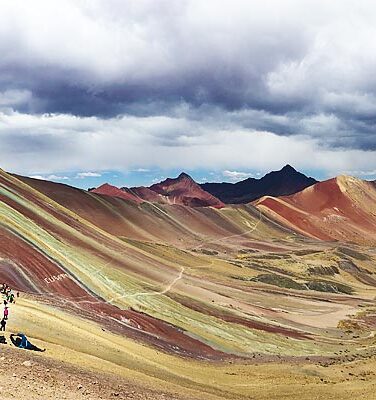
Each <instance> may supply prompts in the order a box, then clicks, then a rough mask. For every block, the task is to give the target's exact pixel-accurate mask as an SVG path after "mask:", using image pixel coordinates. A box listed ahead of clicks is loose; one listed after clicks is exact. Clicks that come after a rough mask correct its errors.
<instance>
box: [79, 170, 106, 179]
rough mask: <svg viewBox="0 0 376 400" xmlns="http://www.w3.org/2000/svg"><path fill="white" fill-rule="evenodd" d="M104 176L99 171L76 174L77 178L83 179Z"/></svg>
mask: <svg viewBox="0 0 376 400" xmlns="http://www.w3.org/2000/svg"><path fill="white" fill-rule="evenodd" d="M100 176H102V174H100V173H98V172H79V173H78V174H77V175H76V177H75V178H76V179H83V178H97V177H100Z"/></svg>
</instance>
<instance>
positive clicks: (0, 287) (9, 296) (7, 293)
mask: <svg viewBox="0 0 376 400" xmlns="http://www.w3.org/2000/svg"><path fill="white" fill-rule="evenodd" d="M0 293H1V294H2V296H3V301H4V311H3V318H2V320H1V321H0V331H5V328H6V325H7V321H8V318H9V305H8V304H12V303H13V304H15V303H16V300H15V295H14V293H13V291H12V289H11V288H10V287H9V285H8V284H6V283H2V284H0ZM19 295H20V294H19V292H17V297H19Z"/></svg>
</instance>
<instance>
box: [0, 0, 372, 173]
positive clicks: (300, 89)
mask: <svg viewBox="0 0 376 400" xmlns="http://www.w3.org/2000/svg"><path fill="white" fill-rule="evenodd" d="M375 35H376V5H375V4H374V2H372V1H370V0H369V1H365V0H359V1H357V2H356V3H355V2H354V1H348V0H333V1H330V2H328V1H326V0H315V1H314V0H304V1H302V0H285V1H283V2H282V1H279V0H264V1H262V2H260V1H256V0H254V1H253V0H232V1H230V0H223V1H220V2H218V1H217V0H206V1H201V0H182V1H179V2H176V1H172V0H123V1H120V0H106V1H92V2H87V1H84V0H65V1H47V0H45V1H43V0H35V1H33V2H32V4H31V3H30V4H28V3H25V2H23V1H21V0H14V1H12V2H5V3H4V4H2V11H1V13H0V54H1V57H0V112H3V113H10V114H11V113H12V112H13V113H14V114H13V117H12V118H11V120H12V121H17V124H16V125H17V126H19V124H20V125H21V126H23V123H22V122H20V121H22V118H21V117H20V115H22V114H30V115H35V116H36V117H38V115H39V116H40V114H43V113H51V114H63V115H67V116H76V117H78V118H72V119H69V124H68V126H69V129H70V131H69V129H66V132H65V133H64V140H63V141H62V142H60V141H59V140H60V134H61V131H62V130H64V129H63V126H60V125H59V128H58V129H59V132H60V133H59V134H56V132H55V133H53V134H51V136H48V135H47V134H46V132H48V131H49V129H52V130H53V129H54V124H55V123H57V122H56V121H55V122H53V121H52V119H50V120H48V121H47V122H46V120H44V119H40V120H39V121H40V123H41V124H42V125H43V127H42V130H44V131H45V133H44V134H43V136H42V137H40V136H38V135H36V134H35V131H33V130H32V129H31V128H28V127H23V129H24V130H23V131H22V132H21V133H19V132H18V133H16V132H15V130H14V129H12V133H11V134H12V135H13V136H15V137H14V138H10V136H9V135H10V134H9V130H8V129H6V127H5V128H4V127H3V136H2V137H1V140H2V143H1V144H2V146H5V145H6V146H8V147H9V146H10V147H12V148H14V147H15V146H14V144H15V143H17V142H18V141H24V142H25V143H27V145H28V147H29V148H30V149H35V148H40V149H41V151H45V152H46V153H47V152H48V150H49V149H50V150H51V151H52V149H55V148H60V147H61V148H63V149H66V148H67V147H68V146H70V143H76V141H77V140H79V138H82V137H83V136H85V135H86V133H87V132H89V131H91V132H96V133H97V134H98V129H99V130H100V129H101V128H100V125H101V124H103V125H104V126H106V127H107V128H108V127H109V126H111V127H112V129H115V128H116V124H115V122H116V121H120V120H122V116H127V118H128V117H130V118H132V116H133V117H134V118H135V119H137V120H138V121H142V122H143V123H144V124H146V125H145V126H141V125H137V129H136V128H134V129H135V130H136V131H137V135H139V136H140V137H143V138H145V140H146V141H148V140H149V139H150V143H155V144H156V145H158V146H165V147H166V148H173V147H184V146H188V147H189V146H191V145H193V143H195V144H194V145H195V146H197V145H198V143H199V144H200V145H202V144H203V143H205V146H206V145H207V144H206V142H207V138H208V137H210V138H211V140H213V137H212V135H211V132H212V131H213V130H214V129H215V130H218V131H223V132H227V135H229V137H230V138H231V135H232V134H234V132H235V131H243V132H254V131H260V132H263V131H265V132H269V133H272V134H274V135H276V136H280V137H292V138H296V140H297V141H299V140H300V139H299V138H300V137H305V138H306V140H307V141H310V143H316V144H315V146H320V148H322V149H323V151H324V150H330V149H337V150H338V151H341V149H344V150H346V151H352V150H360V151H375V150H376V137H375V123H376V76H375V74H374V71H375V70H376V59H375V58H374V57H373V56H372V55H373V54H376V44H374V43H373V41H372V40H371V38H373V37H375ZM90 117H92V118H96V119H95V121H96V123H95V127H93V126H92V124H91V122H90V121H91V120H90ZM148 117H149V118H151V119H148ZM159 117H161V119H158V118H159ZM80 118H81V120H79V119H80ZM126 120H127V121H129V120H128V119H126ZM106 121H107V123H106ZM122 121H124V119H123V120H122ZM132 121H133V120H132ZM148 121H153V124H155V126H156V127H159V128H160V129H161V131H160V132H159V133H158V134H156V133H155V131H154V130H153V134H151V133H150V127H149V126H148V125H147V124H148ZM156 121H158V122H156ZM160 121H163V123H162V122H160ZM51 123H52V126H50V124H51ZM34 124H36V125H35V126H34ZM59 124H60V122H59ZM114 124H115V125H114ZM87 125H89V127H88V126H87ZM117 126H118V127H120V126H121V127H122V129H124V130H127V127H126V126H124V124H123V123H120V122H119V123H118V125H117ZM128 128H129V130H132V129H133V128H132V126H130V127H128ZM33 129H39V127H38V124H37V123H36V121H35V120H33ZM208 132H210V134H208ZM101 133H103V132H101ZM128 133H129V132H124V131H123V134H124V135H127V134H128ZM0 134H1V132H0ZM108 135H109V137H111V135H110V133H108ZM119 135H120V133H119ZM86 139H87V138H86ZM12 141H14V143H13V142H12ZM76 145H78V142H77V143H76ZM79 146H83V143H82V142H79ZM3 148H5V147H3ZM352 159H353V158H351V160H352ZM349 160H350V159H349ZM155 163H157V164H158V161H157V160H156V161H155ZM349 163H350V161H348V162H347V165H348V164H349ZM361 167H362V168H363V166H361ZM359 168H360V167H359Z"/></svg>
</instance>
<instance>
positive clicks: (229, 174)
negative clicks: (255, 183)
mask: <svg viewBox="0 0 376 400" xmlns="http://www.w3.org/2000/svg"><path fill="white" fill-rule="evenodd" d="M222 175H223V176H224V177H226V178H230V179H231V180H232V181H240V180H243V179H246V178H250V177H253V174H252V173H251V172H241V171H229V170H226V171H223V172H222Z"/></svg>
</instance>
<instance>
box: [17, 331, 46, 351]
mask: <svg viewBox="0 0 376 400" xmlns="http://www.w3.org/2000/svg"><path fill="white" fill-rule="evenodd" d="M10 340H11V341H12V343H13V344H14V345H15V346H16V347H18V348H20V349H25V350H33V351H42V352H43V351H46V349H40V348H39V347H37V346H35V345H33V344H32V343H30V342H29V340H28V338H27V337H26V335H25V334H23V333H17V335H14V334H11V335H10Z"/></svg>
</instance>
